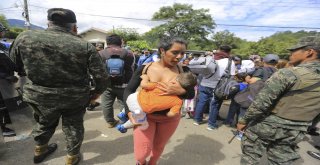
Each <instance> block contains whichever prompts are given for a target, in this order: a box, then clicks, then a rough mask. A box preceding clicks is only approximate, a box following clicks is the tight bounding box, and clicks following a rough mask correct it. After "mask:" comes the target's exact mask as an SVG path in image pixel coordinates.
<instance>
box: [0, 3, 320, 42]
mask: <svg viewBox="0 0 320 165" xmlns="http://www.w3.org/2000/svg"><path fill="white" fill-rule="evenodd" d="M174 3H184V4H191V5H193V8H194V9H200V8H204V9H209V13H210V15H211V16H212V18H213V20H214V21H215V23H216V24H217V26H216V28H215V30H214V31H215V32H218V31H223V30H229V31H230V32H233V33H234V34H235V35H236V36H237V37H240V38H242V39H246V40H248V41H257V40H259V39H261V38H262V37H267V36H270V35H272V34H274V33H276V32H279V31H287V30H291V31H299V30H306V31H315V30H316V31H320V17H319V9H320V0H28V5H29V13H30V14H29V15H30V22H31V23H32V24H35V25H38V26H42V27H44V28H46V27H47V20H46V19H47V10H48V9H49V8H53V7H60V8H67V9H71V10H73V11H74V12H75V14H76V15H77V21H78V27H79V32H83V31H85V30H88V29H89V28H91V27H95V28H99V29H103V30H106V31H108V30H111V29H112V28H133V29H135V30H136V31H137V32H139V33H140V34H142V33H144V32H147V31H149V30H150V29H151V28H152V27H155V26H157V25H159V24H161V23H162V22H155V21H151V18H152V15H153V14H154V13H155V12H157V11H159V9H160V7H162V6H172V5H173V4H174ZM22 12H23V0H0V14H4V15H5V16H6V18H7V19H21V20H23V19H24V18H23V17H22ZM119 17H122V18H119ZM123 17H124V18H134V19H124V18H123ZM239 25H249V26H250V27H248V26H239ZM252 26H254V27H252ZM255 26H259V27H255ZM261 26H262V27H261ZM270 26H271V27H270ZM275 27H288V28H275ZM295 27H298V28H295ZM312 28H318V29H312Z"/></svg>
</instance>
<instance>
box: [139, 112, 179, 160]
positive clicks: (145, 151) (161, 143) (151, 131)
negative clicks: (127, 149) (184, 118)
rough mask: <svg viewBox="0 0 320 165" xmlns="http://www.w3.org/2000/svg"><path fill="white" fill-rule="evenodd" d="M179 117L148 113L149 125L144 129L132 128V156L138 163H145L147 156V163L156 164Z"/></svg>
mask: <svg viewBox="0 0 320 165" xmlns="http://www.w3.org/2000/svg"><path fill="white" fill-rule="evenodd" d="M180 118H181V117H180V115H176V116H174V117H167V116H164V115H152V114H148V115H147V119H148V123H149V127H148V128H147V129H146V130H141V129H137V128H135V129H134V132H133V139H134V156H135V159H136V161H137V162H138V163H139V164H145V163H146V158H147V157H149V156H150V160H149V162H148V165H156V164H157V161H158V160H159V158H160V156H161V154H162V152H163V150H164V147H165V145H166V144H167V142H168V140H169V139H170V137H171V136H172V135H173V133H174V132H175V130H176V129H177V126H178V124H179V121H180Z"/></svg>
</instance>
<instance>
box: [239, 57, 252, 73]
mask: <svg viewBox="0 0 320 165" xmlns="http://www.w3.org/2000/svg"><path fill="white" fill-rule="evenodd" d="M254 69H255V68H254V62H253V61H251V60H242V64H241V69H240V70H238V73H249V72H252V71H254Z"/></svg>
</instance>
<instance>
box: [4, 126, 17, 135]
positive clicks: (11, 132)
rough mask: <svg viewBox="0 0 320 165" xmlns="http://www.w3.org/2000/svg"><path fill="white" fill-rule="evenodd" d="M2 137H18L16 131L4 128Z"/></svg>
mask: <svg viewBox="0 0 320 165" xmlns="http://www.w3.org/2000/svg"><path fill="white" fill-rule="evenodd" d="M2 135H3V137H12V136H16V133H15V132H14V130H12V129H10V128H7V127H4V128H2Z"/></svg>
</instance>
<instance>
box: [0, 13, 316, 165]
mask: <svg viewBox="0 0 320 165" xmlns="http://www.w3.org/2000/svg"><path fill="white" fill-rule="evenodd" d="M47 19H48V28H47V30H45V31H33V30H31V31H25V32H22V33H21V34H20V35H19V36H18V37H17V38H16V39H15V41H14V42H13V43H12V45H11V48H10V51H9V49H8V48H4V46H3V48H2V45H0V46H1V52H0V55H1V56H0V58H1V61H0V62H1V63H0V64H1V65H0V76H1V77H0V78H1V81H2V80H5V81H10V83H15V82H16V81H17V79H18V78H17V77H15V76H14V72H17V73H18V75H19V76H20V77H25V76H26V77H27V78H28V81H27V82H26V83H25V84H24V87H23V99H24V102H26V103H28V105H29V107H30V108H31V109H32V110H33V114H34V120H35V123H36V125H35V127H34V129H33V131H32V135H33V137H34V141H35V150H34V158H33V160H34V163H40V162H42V161H43V160H44V159H45V158H46V157H47V156H48V155H50V154H52V153H53V152H54V151H55V150H56V149H57V144H56V143H49V142H50V139H51V137H52V136H53V134H54V132H55V129H56V127H57V126H58V124H59V120H60V118H61V119H62V130H63V132H64V134H65V136H66V143H67V155H66V164H67V165H75V164H78V163H79V161H80V160H81V152H80V148H81V144H82V141H83V138H84V125H83V122H84V121H83V120H84V119H83V118H84V114H85V112H86V110H87V111H92V110H94V108H95V107H97V106H99V105H100V103H98V102H97V99H98V98H99V97H100V96H101V108H102V112H103V116H104V119H105V121H106V123H107V126H108V127H109V128H114V127H116V128H117V129H118V130H119V131H120V132H121V133H125V132H127V129H129V128H133V129H134V130H133V143H134V146H133V148H134V157H135V160H132V161H131V162H135V163H136V164H137V165H156V164H157V162H158V160H159V159H160V156H161V154H162V152H163V151H164V149H165V146H166V144H167V142H168V141H169V139H170V137H171V136H172V135H173V134H174V132H175V131H176V129H177V126H178V124H179V121H180V119H181V113H183V111H186V113H188V114H189V116H190V117H191V118H193V120H194V123H193V124H194V126H195V127H197V126H199V125H201V124H205V123H207V130H209V131H215V130H216V129H219V124H218V122H217V121H218V120H221V119H222V118H221V117H220V116H219V110H220V108H221V105H222V104H223V102H224V101H225V100H226V99H229V100H231V103H230V107H229V111H228V115H227V118H226V119H225V120H224V122H223V123H224V124H225V125H227V126H229V127H235V128H237V130H238V131H237V132H235V135H236V136H237V137H238V138H239V139H240V140H241V141H242V143H241V149H242V153H243V155H242V157H241V162H240V163H241V164H258V163H259V161H260V159H261V157H262V156H263V154H264V153H265V152H266V154H267V158H268V162H269V163H270V164H291V163H292V162H293V161H295V160H297V159H299V158H300V157H299V154H298V153H297V144H298V143H299V142H301V141H302V140H303V138H304V137H305V134H306V133H308V132H309V133H310V134H312V135H316V134H317V128H316V124H317V123H318V122H319V118H320V115H319V114H320V109H319V106H318V102H319V101H320V95H319V92H320V83H319V82H320V60H319V59H320V37H319V36H309V37H305V38H302V39H301V40H300V41H299V42H298V44H297V45H295V46H293V47H291V48H288V51H289V52H290V59H289V61H288V60H285V59H280V58H279V56H278V55H276V54H266V55H265V56H263V57H261V56H259V55H252V56H250V57H249V58H248V59H242V57H241V56H237V55H232V54H231V52H232V47H230V46H228V45H221V46H220V47H219V49H218V50H216V51H207V52H206V53H193V54H187V53H186V52H187V49H188V44H187V42H186V41H185V40H183V39H180V38H174V37H168V38H163V39H161V40H160V43H159V47H158V50H157V51H152V52H150V50H148V49H145V50H143V54H142V55H136V54H135V53H133V52H132V51H130V50H129V49H128V48H125V47H124V46H123V43H124V42H123V40H122V38H121V37H120V36H119V35H117V34H112V35H109V36H108V37H107V38H106V43H107V46H104V45H103V44H96V45H95V46H93V45H92V44H91V43H89V42H86V41H84V40H83V39H81V38H80V37H79V36H77V19H76V15H75V14H74V12H73V11H71V10H68V9H62V8H52V9H49V10H48V16H47ZM0 29H1V35H2V33H3V32H4V31H5V30H6V29H5V28H4V27H3V26H2V25H1V26H0ZM66 41H68V42H66ZM39 68H41V69H39ZM222 79H225V80H228V81H225V83H224V84H222V83H221V82H222ZM221 84H222V85H221ZM221 88H223V90H222V92H223V93H224V94H225V98H221V97H220V96H219V95H218V94H217V92H219V91H217V90H218V89H221ZM0 89H1V88H0ZM2 95H3V91H2V90H1V95H0V97H1V99H0V101H1V102H0V103H1V104H0V105H1V106H0V117H1V123H0V124H1V130H2V133H3V136H14V135H15V133H14V130H12V129H10V128H8V127H6V124H9V123H10V122H11V121H10V116H9V111H8V109H7V106H6V104H5V99H3V98H2ZM66 100H67V101H66ZM116 100H118V101H119V102H120V105H121V108H120V109H123V111H121V112H120V113H119V114H117V115H115V112H114V109H113V105H114V103H115V101H116ZM205 114H208V118H207V117H206V115H205ZM115 116H117V117H118V118H119V119H120V120H118V119H116V118H115ZM308 154H310V155H311V156H313V157H315V158H317V159H320V156H319V155H320V154H319V153H316V152H311V151H310V152H308Z"/></svg>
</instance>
